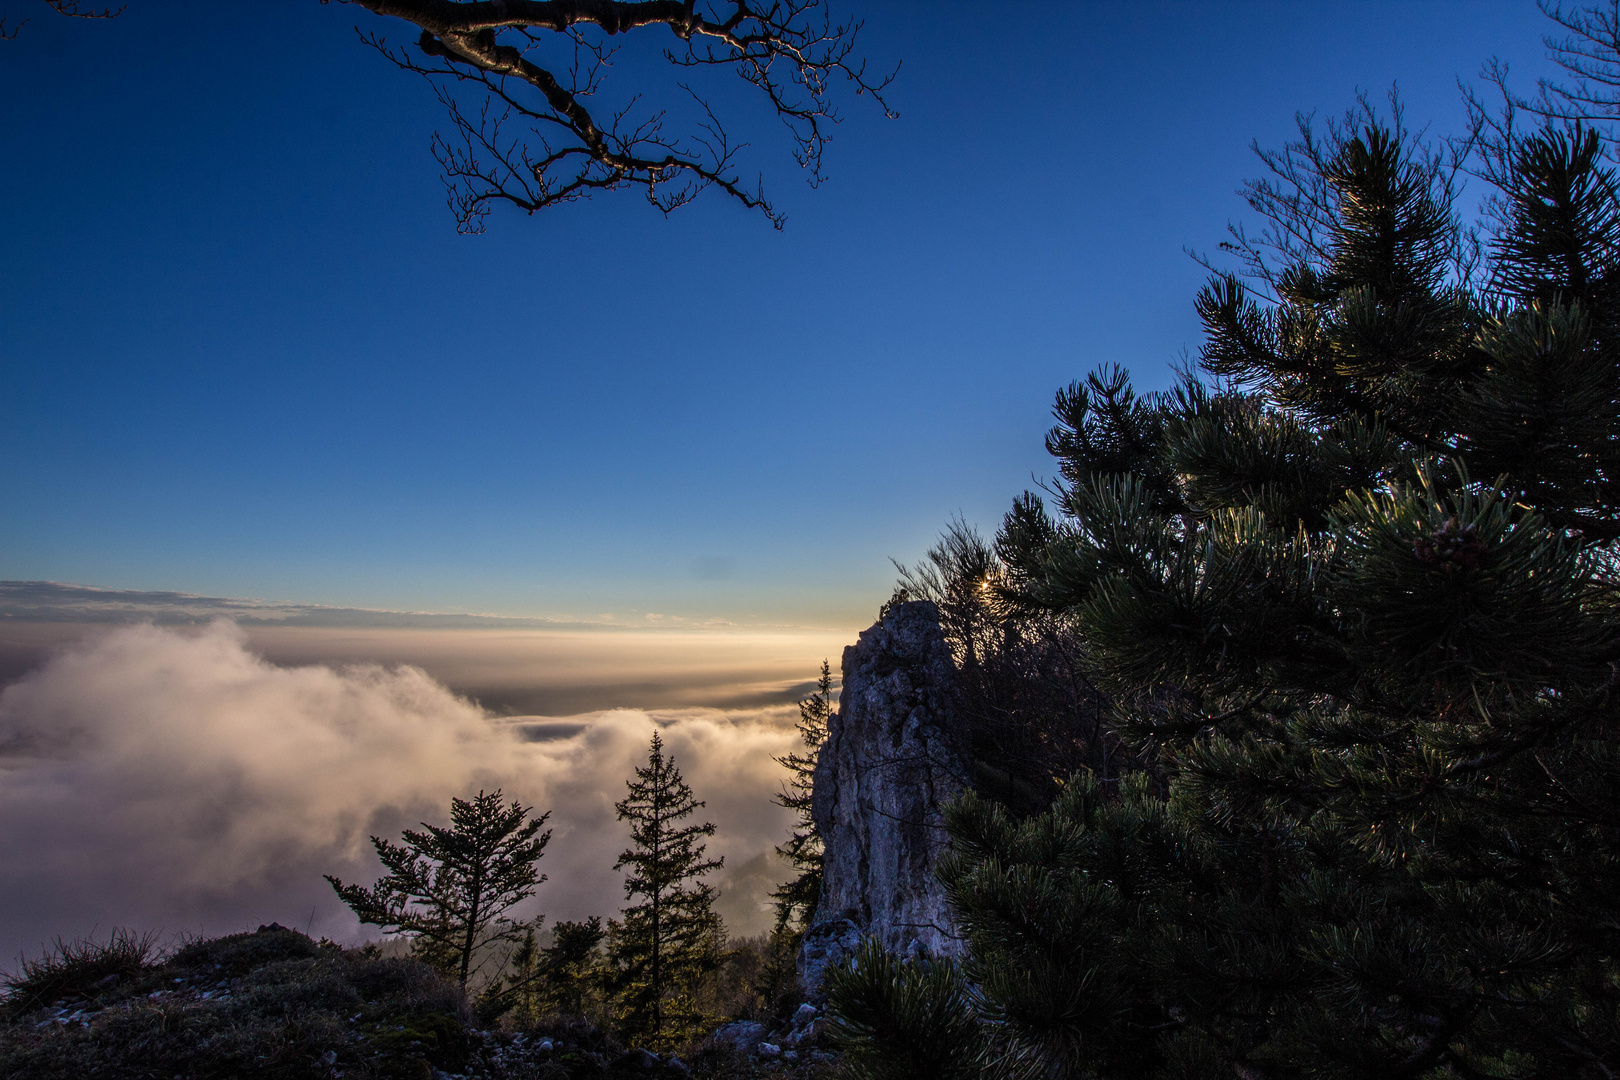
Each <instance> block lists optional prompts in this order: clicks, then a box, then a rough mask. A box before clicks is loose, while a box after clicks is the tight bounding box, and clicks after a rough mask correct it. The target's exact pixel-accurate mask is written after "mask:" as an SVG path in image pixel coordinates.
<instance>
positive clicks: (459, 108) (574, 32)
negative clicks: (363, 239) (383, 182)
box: [344, 0, 898, 232]
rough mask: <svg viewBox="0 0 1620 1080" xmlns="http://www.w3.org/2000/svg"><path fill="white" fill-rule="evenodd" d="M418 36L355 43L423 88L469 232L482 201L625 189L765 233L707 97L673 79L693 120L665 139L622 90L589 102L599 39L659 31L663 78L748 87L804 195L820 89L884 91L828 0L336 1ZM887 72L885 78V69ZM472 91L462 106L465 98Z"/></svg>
mask: <svg viewBox="0 0 1620 1080" xmlns="http://www.w3.org/2000/svg"><path fill="white" fill-rule="evenodd" d="M344 2H347V3H355V4H359V5H360V6H361V7H364V8H366V9H367V10H369V11H371V12H373V13H375V14H377V15H381V16H385V17H390V18H397V19H403V20H405V21H406V22H409V23H411V24H413V25H414V26H415V27H416V28H417V29H418V30H419V32H420V35H419V37H418V39H417V42H416V49H417V52H419V53H420V55H417V54H416V53H408V52H406V51H405V50H404V49H400V48H395V47H393V46H391V45H389V43H388V42H387V41H385V40H384V39H383V38H382V37H380V36H379V35H376V34H363V35H362V37H364V39H365V40H366V41H367V43H368V44H370V45H372V46H373V47H374V48H376V49H377V50H378V51H379V52H381V53H382V54H383V55H384V56H387V57H388V58H389V59H390V60H392V61H393V62H394V63H395V64H397V65H399V66H400V67H401V68H403V69H405V70H407V71H413V72H416V73H417V74H419V75H421V76H423V77H424V78H426V79H427V80H428V81H429V82H431V83H433V85H434V89H435V92H436V94H437V95H438V98H439V100H440V102H441V103H442V104H443V105H444V107H445V111H446V115H447V116H448V118H449V120H450V125H451V127H450V130H449V132H448V133H445V132H439V133H436V134H435V135H434V138H433V154H434V157H435V158H436V159H437V160H438V162H439V164H440V166H441V167H442V169H443V170H444V177H445V184H446V187H447V188H448V193H449V204H450V207H451V210H452V212H453V213H454V214H455V216H456V222H457V225H458V227H459V228H460V229H461V231H463V232H479V231H482V229H483V226H484V219H485V217H486V215H487V214H488V213H489V210H490V208H491V206H492V205H494V204H498V203H501V202H505V203H509V204H511V205H513V206H516V207H518V208H519V209H522V210H524V211H526V212H528V213H531V214H532V213H534V212H535V211H537V210H541V209H544V208H545V207H548V206H554V205H556V204H558V203H564V202H570V201H573V200H575V199H582V198H588V197H589V196H591V195H593V194H595V193H597V192H599V191H611V190H617V189H620V188H640V189H641V190H642V192H643V193H644V194H645V195H646V197H647V200H648V201H649V202H651V203H652V205H654V206H656V207H657V208H658V209H659V210H661V211H663V212H664V213H669V212H670V211H672V210H674V209H676V208H677V207H679V206H683V205H685V204H686V203H688V202H690V201H691V200H692V199H693V198H695V197H696V196H697V195H698V193H699V192H701V191H702V190H703V189H705V188H708V187H716V188H719V189H720V190H721V191H723V192H725V193H726V194H727V195H729V196H731V197H732V198H734V199H736V200H737V201H739V202H741V203H742V204H743V205H744V206H746V207H748V208H749V209H753V210H759V211H760V212H761V213H763V214H764V215H765V216H766V217H767V218H768V219H770V221H771V223H772V224H773V225H775V226H776V227H777V228H781V227H782V222H783V218H782V215H781V214H780V213H779V212H778V211H777V210H776V209H775V208H774V207H772V205H771V204H770V202H769V201H767V199H766V197H765V194H764V191H763V188H762V186H761V185H760V184H758V183H756V184H755V185H753V186H752V187H749V186H746V185H744V183H743V182H742V181H741V179H740V178H739V176H738V174H737V170H736V163H737V155H738V153H739V151H741V150H742V149H743V148H744V146H745V144H743V143H738V142H735V141H734V140H732V139H731V138H730V137H728V135H727V134H726V131H725V128H724V126H723V125H722V123H721V121H720V117H719V116H718V115H717V114H716V112H715V110H714V109H713V108H712V107H711V106H710V103H709V101H708V100H707V99H706V98H704V97H702V96H701V95H699V94H698V93H697V92H696V91H694V90H692V89H691V88H690V87H689V86H687V85H686V84H684V83H678V84H676V85H677V86H678V88H679V89H680V90H681V91H682V92H683V93H684V94H685V95H687V96H689V97H690V98H691V99H692V100H693V101H694V102H695V103H696V110H697V111H696V114H695V116H696V119H694V120H691V121H690V122H689V123H687V124H686V125H685V130H676V125H675V122H674V120H673V119H672V117H671V115H670V112H669V109H668V108H667V107H663V105H662V103H657V104H652V105H648V104H646V103H644V102H643V101H642V99H641V97H640V96H639V95H638V96H636V97H633V98H632V99H631V100H630V102H629V104H627V105H626V106H624V107H623V108H620V109H617V110H613V109H604V108H602V107H599V106H597V105H596V104H595V103H594V102H590V101H589V99H591V98H592V97H593V96H594V95H595V94H597V92H598V91H599V90H600V89H601V86H602V82H603V78H604V75H605V72H606V69H607V68H608V67H609V65H610V62H611V60H612V57H613V54H614V51H615V50H613V49H610V48H608V47H607V45H606V43H605V41H604V40H603V39H604V38H610V37H612V36H613V35H615V34H625V33H630V32H633V31H638V30H643V29H647V28H652V27H664V28H665V29H667V30H668V31H669V32H670V33H672V34H673V35H674V37H675V38H676V39H677V41H678V42H679V44H678V45H675V46H672V47H670V48H666V49H665V50H664V59H665V60H666V61H667V62H668V63H669V64H670V65H671V66H672V67H674V68H677V69H681V68H686V69H706V68H716V67H730V68H731V69H732V70H733V71H734V72H736V74H737V75H738V76H739V77H740V78H741V79H743V81H745V82H747V83H748V84H750V85H751V86H753V87H755V88H756V89H758V90H759V91H760V92H761V93H762V94H763V95H764V97H765V100H766V101H767V102H768V103H769V105H770V107H771V109H772V111H773V112H774V113H775V115H776V116H777V118H778V119H779V120H780V121H781V122H782V123H783V125H784V126H785V127H786V128H787V129H788V132H789V134H790V136H791V138H792V139H793V142H794V157H795V160H797V161H798V163H799V165H800V166H801V167H802V168H804V169H805V170H806V171H807V173H808V174H809V178H810V182H811V184H812V185H815V184H817V183H819V182H820V181H821V179H822V176H823V174H822V170H821V166H822V156H823V153H824V151H825V149H826V144H827V141H828V139H829V137H830V136H829V131H830V129H831V127H832V126H834V125H836V124H837V123H838V120H839V117H838V114H837V111H836V110H835V109H834V107H833V105H832V101H831V94H832V87H833V84H834V83H839V82H842V83H846V84H849V85H852V86H853V87H854V90H855V93H856V94H857V95H860V94H870V95H871V96H872V97H873V98H874V99H875V100H876V101H877V102H878V104H879V106H880V107H881V108H882V109H883V111H884V114H885V115H886V116H893V115H894V113H893V112H892V111H891V110H890V109H889V107H888V104H887V102H886V101H885V100H884V96H883V94H884V90H885V89H886V88H887V87H888V85H889V84H890V82H891V81H892V80H893V79H894V75H895V72H890V73H889V74H888V75H886V76H884V77H883V78H881V79H877V78H871V77H869V76H868V75H867V73H866V65H865V63H864V62H862V61H859V60H857V59H856V58H855V56H854V49H855V42H856V37H857V35H858V33H859V31H860V28H861V24H860V23H859V22H858V21H847V22H838V21H835V20H834V19H833V18H832V15H831V13H830V12H829V11H828V10H827V7H826V4H827V2H828V0H708V2H705V3H700V2H699V0H344ZM896 70H898V69H896ZM469 90H470V91H472V92H473V93H475V94H478V95H481V97H482V100H481V102H479V103H478V104H477V105H470V104H468V103H467V101H466V100H465V98H464V92H465V91H469Z"/></svg>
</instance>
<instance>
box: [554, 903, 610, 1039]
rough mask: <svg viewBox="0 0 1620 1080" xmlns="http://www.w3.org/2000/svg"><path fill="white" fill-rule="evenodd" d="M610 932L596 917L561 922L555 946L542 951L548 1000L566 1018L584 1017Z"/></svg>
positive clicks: (555, 935) (555, 930) (557, 929)
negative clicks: (581, 920) (604, 945)
mask: <svg viewBox="0 0 1620 1080" xmlns="http://www.w3.org/2000/svg"><path fill="white" fill-rule="evenodd" d="M606 937H607V931H606V930H605V929H604V928H603V927H602V920H601V919H600V918H598V917H597V916H595V915H592V916H591V917H590V918H588V919H586V920H585V921H584V922H560V923H558V924H557V925H556V926H554V927H553V928H552V932H551V944H550V945H548V946H546V947H545V948H543V949H541V950H540V961H539V968H540V972H541V978H542V980H543V982H544V984H545V991H546V998H547V1000H548V1002H549V1003H550V1004H551V1006H552V1007H553V1008H555V1009H556V1010H557V1011H558V1012H560V1013H563V1014H564V1015H566V1016H583V1015H584V1012H585V996H586V994H587V993H589V992H590V990H591V987H592V984H593V983H594V982H595V981H596V978H597V975H598V970H597V965H598V962H599V961H598V952H597V950H598V949H599V948H600V947H601V945H602V941H603V939H605V938H606Z"/></svg>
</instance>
